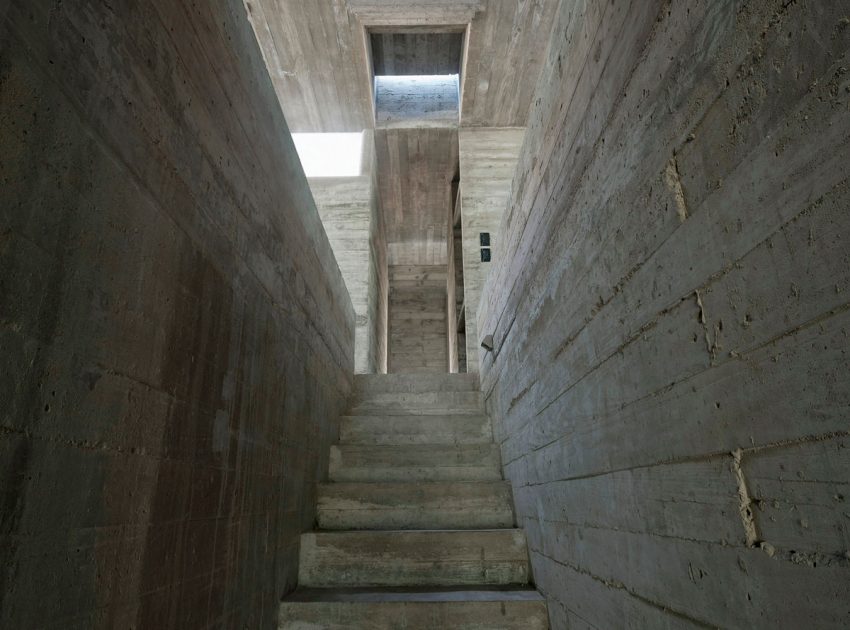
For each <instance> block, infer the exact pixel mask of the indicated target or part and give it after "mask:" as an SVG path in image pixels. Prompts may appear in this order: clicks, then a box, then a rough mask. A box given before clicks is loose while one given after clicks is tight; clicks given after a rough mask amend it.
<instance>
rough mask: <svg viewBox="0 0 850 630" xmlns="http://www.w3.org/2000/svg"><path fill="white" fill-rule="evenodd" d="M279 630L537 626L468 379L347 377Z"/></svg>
mask: <svg viewBox="0 0 850 630" xmlns="http://www.w3.org/2000/svg"><path fill="white" fill-rule="evenodd" d="M318 524H319V531H317V532H311V533H309V534H304V535H303V537H302V539H301V560H300V567H299V589H298V590H297V591H296V592H295V593H293V594H292V595H290V596H288V597H287V598H286V599H285V600H284V601H283V602H282V604H281V608H280V626H279V627H280V628H286V629H288V630H306V629H311V630H313V629H316V630H318V629H320V628H321V629H323V630H325V629H333V630H336V629H342V628H364V629H365V628H369V629H370V630H381V629H390V628H404V629H411V630H412V629H418V628H439V629H441V630H453V629H455V628H463V629H469V630H485V629H486V630H503V629H504V630H514V629H515V630H520V629H521V630H544V629H547V628H548V627H549V622H548V615H547V611H546V604H545V601H544V600H543V598H542V597H541V596H540V595H539V594H538V593H537V591H535V590H534V588H533V587H532V586H531V585H530V582H531V575H530V567H529V562H528V552H527V549H526V540H525V534H524V533H523V531H522V530H519V529H516V528H515V525H514V512H513V499H512V496H511V489H510V485H509V484H508V483H507V482H505V481H503V480H502V475H501V466H500V460H499V451H498V449H497V447H496V445H495V444H494V443H493V434H492V428H491V425H490V421H489V419H488V418H487V417H486V416H485V414H484V411H483V406H482V403H481V395H480V393H479V386H478V378H477V376H476V375H472V374H470V375H467V374H462V375H458V374H455V375H421V374H420V375H415V376H408V375H374V376H371V375H370V376H357V377H356V378H355V391H354V394H353V399H352V406H351V409H350V413H349V415H348V416H346V417H345V418H343V419H342V424H341V428H340V443H339V444H338V445H335V446H333V447H332V448H331V461H330V483H327V484H322V485H321V486H320V488H319V506H318Z"/></svg>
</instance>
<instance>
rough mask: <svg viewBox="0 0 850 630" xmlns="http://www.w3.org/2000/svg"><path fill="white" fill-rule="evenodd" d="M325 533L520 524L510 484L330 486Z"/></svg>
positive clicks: (323, 512)
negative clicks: (514, 507) (514, 513)
mask: <svg viewBox="0 0 850 630" xmlns="http://www.w3.org/2000/svg"><path fill="white" fill-rule="evenodd" d="M318 518H319V528H320V529H324V530H354V529H360V530H363V529H371V530H397V529H500V528H510V527H513V526H514V515H513V509H512V500H511V491H510V486H509V485H508V484H506V483H501V482H500V483H472V484H406V483H402V484H375V483H367V484H325V485H323V486H321V487H320V488H319V510H318Z"/></svg>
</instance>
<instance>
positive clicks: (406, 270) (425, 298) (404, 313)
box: [388, 265, 449, 374]
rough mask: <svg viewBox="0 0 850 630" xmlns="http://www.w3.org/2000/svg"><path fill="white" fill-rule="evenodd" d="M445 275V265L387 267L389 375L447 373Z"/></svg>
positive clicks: (447, 346) (446, 284)
mask: <svg viewBox="0 0 850 630" xmlns="http://www.w3.org/2000/svg"><path fill="white" fill-rule="evenodd" d="M446 273H447V267H446V265H390V267H389V281H390V297H389V343H388V356H389V358H388V372H389V373H390V374H411V373H422V374H446V373H448V371H449V356H448V348H449V343H448V336H447V328H448V327H447V324H446V319H447V318H448V309H447V307H446V300H447V298H446V287H447V286H448V281H447V279H446Z"/></svg>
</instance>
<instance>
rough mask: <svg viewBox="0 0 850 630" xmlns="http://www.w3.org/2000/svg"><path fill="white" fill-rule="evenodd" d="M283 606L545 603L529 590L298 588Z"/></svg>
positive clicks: (512, 587) (525, 587)
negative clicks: (332, 603) (394, 603)
mask: <svg viewBox="0 0 850 630" xmlns="http://www.w3.org/2000/svg"><path fill="white" fill-rule="evenodd" d="M283 601H284V602H304V603H309V602H369V603H378V602H470V601H479V602H538V601H545V600H544V598H543V596H542V595H541V594H540V593H539V592H538V591H536V590H534V589H532V588H529V587H527V586H513V585H507V586H488V585H482V586H474V587H467V588H457V587H439V586H431V587H426V588H417V587H404V588H387V587H363V588H299V589H298V590H296V591H294V592H293V593H290V594H289V595H287V596H286V597H285V598H284V599H283Z"/></svg>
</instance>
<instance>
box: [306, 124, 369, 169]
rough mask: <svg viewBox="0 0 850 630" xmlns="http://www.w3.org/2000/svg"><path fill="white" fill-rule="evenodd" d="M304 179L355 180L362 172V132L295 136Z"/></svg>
mask: <svg viewBox="0 0 850 630" xmlns="http://www.w3.org/2000/svg"><path fill="white" fill-rule="evenodd" d="M292 139H293V140H294V141H295V148H296V150H297V151H298V157H299V158H301V165H302V166H303V167H304V173H305V174H306V175H307V177H358V176H360V175H361V173H362V169H363V132H359V133H294V134H292Z"/></svg>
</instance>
